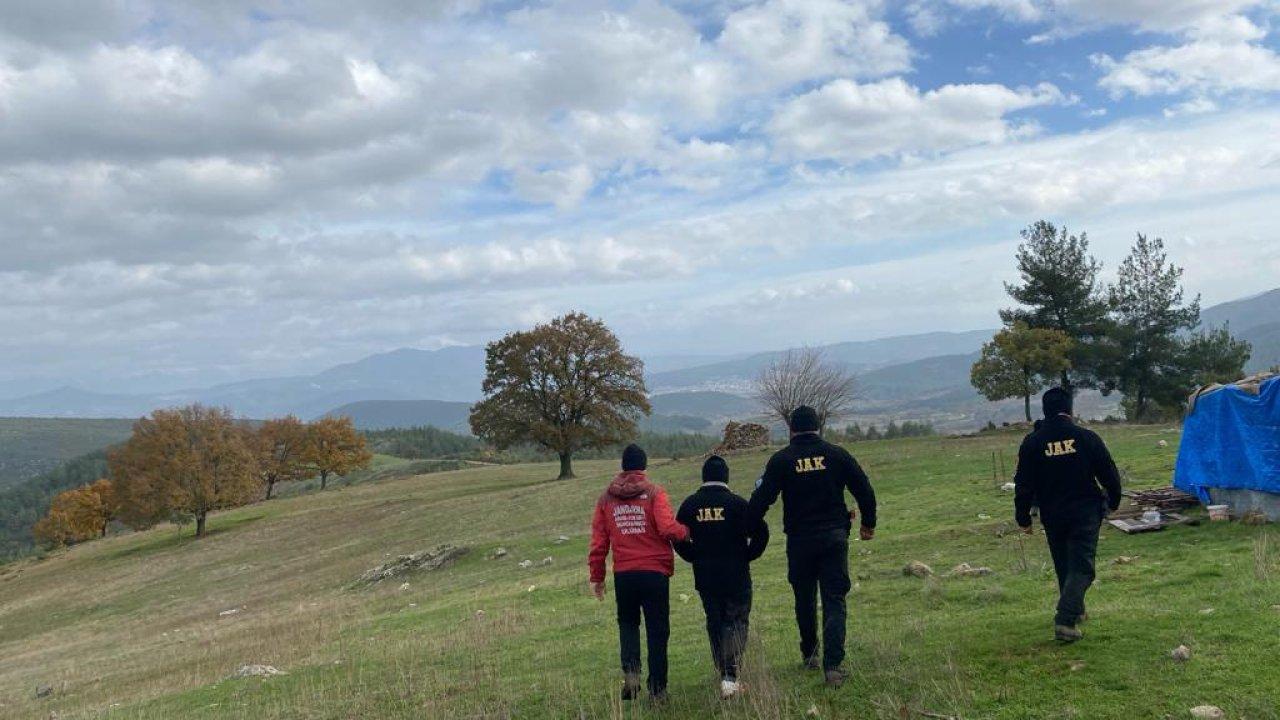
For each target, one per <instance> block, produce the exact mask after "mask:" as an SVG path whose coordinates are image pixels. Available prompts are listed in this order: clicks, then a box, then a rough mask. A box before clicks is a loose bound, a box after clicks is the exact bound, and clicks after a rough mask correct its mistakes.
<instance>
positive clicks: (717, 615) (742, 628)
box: [698, 586, 751, 680]
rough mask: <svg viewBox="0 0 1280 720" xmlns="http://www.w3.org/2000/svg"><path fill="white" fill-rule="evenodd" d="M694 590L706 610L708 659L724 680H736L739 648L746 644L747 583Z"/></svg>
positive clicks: (744, 646) (748, 612)
mask: <svg viewBox="0 0 1280 720" xmlns="http://www.w3.org/2000/svg"><path fill="white" fill-rule="evenodd" d="M698 594H699V596H700V597H701V598H702V609H703V610H704V611H706V613H707V639H708V640H710V641H711V659H712V661H713V662H714V663H715V664H716V672H717V673H720V677H721V678H722V679H724V680H737V679H738V666H739V665H740V664H741V662H742V652H743V651H744V650H746V647H747V630H748V623H749V621H750V617H751V587H750V586H747V588H745V589H743V590H739V591H737V592H729V593H715V592H704V593H698Z"/></svg>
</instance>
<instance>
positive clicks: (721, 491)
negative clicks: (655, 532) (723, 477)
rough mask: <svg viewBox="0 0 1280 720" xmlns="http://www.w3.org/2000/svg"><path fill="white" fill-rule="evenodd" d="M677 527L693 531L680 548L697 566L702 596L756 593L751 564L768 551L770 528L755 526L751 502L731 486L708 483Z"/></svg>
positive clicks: (681, 514) (678, 515) (758, 522)
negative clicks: (748, 507) (749, 515)
mask: <svg viewBox="0 0 1280 720" xmlns="http://www.w3.org/2000/svg"><path fill="white" fill-rule="evenodd" d="M676 521H677V522H679V523H680V524H682V525H684V526H685V527H688V528H689V540H688V541H686V542H682V543H677V544H676V546H675V548H676V552H678V553H680V557H681V558H684V559H685V560H686V561H688V562H690V563H693V584H694V587H695V588H697V590H698V592H700V593H725V594H733V593H738V592H741V591H742V590H746V589H748V588H750V587H751V566H750V563H751V561H752V560H755V559H756V558H758V557H760V555H762V554H763V553H764V549H765V547H766V546H768V544H769V526H768V525H766V524H765V523H764V521H763V520H760V519H757V520H755V521H754V522H752V521H751V520H750V518H749V517H748V511H747V501H746V500H743V499H742V498H740V497H738V496H737V495H735V494H733V493H732V492H731V491H730V490H729V486H728V485H726V484H725V483H722V482H708V483H703V484H702V487H700V488H698V491H697V492H695V493H694V494H692V495H690V496H689V497H688V498H686V499H685V501H684V502H683V503H682V504H681V505H680V510H679V511H678V512H677V513H676Z"/></svg>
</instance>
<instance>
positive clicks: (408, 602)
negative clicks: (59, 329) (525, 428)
mask: <svg viewBox="0 0 1280 720" xmlns="http://www.w3.org/2000/svg"><path fill="white" fill-rule="evenodd" d="M1102 432H1103V433H1104V435H1105V436H1106V437H1107V439H1108V440H1109V441H1110V442H1111V443H1112V446H1113V448H1114V450H1115V451H1116V454H1117V456H1118V458H1119V461H1120V464H1121V466H1122V467H1123V468H1124V469H1125V471H1126V473H1127V474H1128V476H1129V478H1130V483H1131V484H1132V485H1135V486H1138V485H1147V486H1153V485H1162V484H1165V483H1167V481H1168V478H1169V474H1170V470H1171V468H1172V464H1173V461H1174V456H1175V453H1176V445H1177V442H1176V441H1177V434H1176V432H1174V431H1172V430H1170V429H1162V428H1154V427H1134V428H1126V427H1107V428H1103V430H1102ZM1018 439H1019V438H1018V436H1017V435H1015V434H1013V433H1001V434H992V435H985V436H982V437H977V438H965V439H954V438H920V439H912V440H902V441H891V442H875V443H865V444H862V445H859V446H857V447H855V448H854V449H855V452H856V453H857V454H858V455H859V457H860V458H861V459H862V461H863V464H864V465H865V466H866V467H867V469H868V471H869V472H870V474H871V476H872V478H873V480H874V482H875V484H876V489H877V492H878V494H879V495H880V499H881V503H882V509H881V518H882V520H881V529H880V537H878V538H877V539H876V540H875V541H874V542H871V543H857V542H855V543H853V544H852V546H851V565H852V571H853V572H854V573H855V574H856V576H857V584H856V586H855V589H854V591H853V594H852V596H851V598H850V606H851V613H850V618H851V624H850V635H849V650H850V652H849V667H850V669H851V670H852V671H853V679H852V681H851V682H850V683H849V684H847V685H846V686H845V687H844V688H843V689H841V690H838V691H832V690H828V689H826V688H824V687H823V686H822V685H821V682H820V679H819V678H818V677H817V676H816V675H815V674H811V673H806V672H803V671H802V670H800V669H799V668H798V662H797V661H798V657H797V654H798V653H797V650H796V636H795V630H794V626H793V622H792V619H791V609H790V591H789V589H788V586H787V584H786V581H785V563H784V556H783V547H784V542H783V539H782V537H781V535H780V533H779V537H778V538H777V543H776V544H775V545H774V546H773V547H771V548H770V549H769V551H768V552H767V553H766V555H765V557H764V558H763V559H762V560H761V561H760V563H759V564H757V565H756V566H755V576H756V602H755V611H754V613H753V616H752V632H753V635H754V642H753V648H752V651H751V657H750V669H749V671H748V673H747V681H748V682H749V684H750V693H749V694H748V696H747V698H746V699H744V700H743V701H742V702H741V703H738V704H734V705H731V706H724V707H722V706H721V705H720V703H719V701H718V700H716V699H715V697H714V695H713V692H712V683H711V680H712V678H711V671H710V662H709V659H708V657H707V649H706V640H705V637H704V634H703V630H702V612H701V608H700V606H699V604H698V602H697V599H696V596H695V595H694V594H693V590H692V586H691V573H690V572H689V570H688V568H687V566H681V567H680V568H679V569H678V571H677V575H676V578H675V580H674V581H673V589H672V592H673V618H672V621H673V642H672V682H673V685H672V688H671V690H672V701H671V704H670V705H669V707H668V708H666V709H665V710H660V711H654V710H651V709H649V708H648V707H647V706H646V705H644V704H639V705H636V706H634V707H628V708H623V707H622V706H620V704H619V703H618V701H617V700H616V682H617V670H616V663H617V640H616V636H615V629H614V620H613V615H614V611H613V605H612V598H611V597H610V598H607V600H608V601H607V602H606V603H603V604H601V603H597V602H595V601H594V600H593V599H591V598H590V597H589V596H588V595H587V592H586V587H585V585H586V583H585V580H586V577H585V566H584V557H585V554H586V543H587V534H588V527H587V526H588V517H589V513H590V510H591V506H592V503H593V501H594V499H595V497H596V496H597V495H598V493H599V492H600V489H601V487H602V485H603V484H604V482H605V481H606V479H607V478H608V477H609V475H610V474H611V472H612V468H613V467H614V463H613V462H611V461H589V462H582V463H580V464H579V472H580V474H581V475H583V477H582V478H581V479H580V480H577V481H571V482H560V483H558V482H553V481H549V478H551V477H553V476H554V474H555V469H554V467H553V466H552V465H549V464H544V465H521V466H505V467H484V468H477V469H472V470H464V471H459V472H450V473H441V474H434V475H427V476H421V477H410V478H404V479H399V480H390V481H386V482H381V483H365V484H360V485H355V486H352V487H347V488H343V489H340V490H336V491H331V492H326V493H320V494H313V495H305V496H298V497H291V498H285V499H282V500H278V501H272V502H270V503H263V504H259V505H255V506H251V507H246V508H242V509H239V510H236V511H232V512H227V513H222V514H220V515H218V516H216V517H215V518H213V519H212V520H211V529H212V531H213V532H212V535H211V536H209V537H207V538H206V539H204V540H201V541H195V540H193V539H192V538H190V537H189V535H190V529H189V528H187V529H182V530H179V529H177V528H172V527H166V528H160V529H157V530H155V531H152V532H148V533H141V534H137V535H128V536H120V537H115V538H111V539H108V540H105V541H99V542H94V543H91V544H88V545H84V546H80V547H78V548H75V549H73V550H71V551H70V552H66V553H64V554H60V555H57V556H55V557H50V558H47V559H44V560H40V561H36V560H27V561H22V562H19V563H14V564H11V565H8V566H0V657H3V658H4V659H5V661H4V662H3V663H0V716H3V717H6V718H9V717H13V718H47V717H50V713H51V712H53V711H56V712H57V713H58V717H60V718H62V719H63V720H67V719H68V718H142V719H157V720H158V719H160V718H175V717H181V718H255V719H257V718H333V719H335V720H338V719H345V718H362V719H363V718H455V717H456V718H463V717H465V718H498V717H502V718H506V717H521V718H527V717H535V718H565V717H574V718H577V717H583V718H594V717H635V718H649V717H652V718H707V717H760V718H771V717H788V718H792V717H806V714H807V713H808V711H809V709H810V708H811V707H812V708H813V709H814V712H816V713H817V716H818V717H822V718H849V717H858V718H895V719H896V718H914V717H919V715H918V714H917V713H918V712H919V711H928V712H933V713H944V714H951V715H959V716H961V717H965V718H1005V719H1008V720H1015V719H1017V720H1022V719H1024V718H1028V717H1037V718H1064V719H1065V718H1090V719H1096V718H1133V717H1144V718H1151V717H1185V716H1186V715H1187V712H1186V711H1187V708H1189V707H1191V706H1194V705H1199V704H1201V703H1206V702H1207V703H1213V704H1217V705H1220V706H1222V707H1223V708H1225V709H1226V711H1227V716H1228V717H1231V718H1244V717H1247V718H1255V719H1257V718H1277V717H1280V714H1278V713H1277V710H1276V705H1275V702H1274V698H1276V697H1280V674H1277V673H1275V672H1272V671H1270V670H1269V668H1271V667H1272V666H1273V665H1274V661H1275V644H1274V643H1275V640H1274V638H1275V628H1276V623H1277V621H1278V620H1280V611H1278V610H1277V608H1278V607H1280V583H1277V582H1276V578H1277V574H1278V573H1280V563H1278V562H1277V559H1278V558H1277V553H1278V552H1280V551H1278V549H1277V543H1276V540H1275V539H1274V534H1273V533H1271V532H1270V531H1268V530H1267V529H1266V528H1259V527H1246V526H1241V525H1238V524H1213V525H1204V526H1201V527H1183V528H1174V529H1170V530H1168V531H1165V532H1163V533H1156V534H1150V535H1140V536H1132V537H1130V536H1123V535H1120V534H1118V533H1116V532H1114V531H1111V530H1109V529H1108V530H1107V531H1105V532H1104V535H1103V540H1102V542H1101V544H1100V549H1099V560H1100V563H1099V575H1100V583H1099V586H1098V587H1097V588H1096V589H1095V590H1094V592H1093V593H1092V594H1091V596H1090V612H1091V614H1092V615H1093V619H1092V620H1091V622H1090V624H1089V625H1088V626H1086V632H1087V633H1088V635H1089V637H1088V638H1087V639H1086V641H1085V642H1083V643H1080V644H1078V645H1075V646H1070V647H1059V646H1057V645H1056V644H1054V643H1053V642H1052V640H1051V639H1050V638H1051V633H1050V622H1051V613H1052V608H1051V605H1052V601H1053V594H1054V593H1053V589H1054V588H1053V579H1052V573H1051V571H1050V570H1049V569H1048V555H1047V552H1046V551H1045V549H1044V545H1043V538H1042V537H1040V536H1037V537H1036V538H1034V539H1033V540H1030V541H1028V542H1027V543H1026V545H1025V548H1026V556H1025V566H1024V559H1023V557H1024V556H1023V554H1022V545H1021V543H1020V542H1019V540H1018V539H1017V536H1016V535H1010V534H1005V533H1006V531H1007V530H1008V529H1009V523H1008V521H1007V518H1008V517H1009V515H1010V502H1011V498H1010V496H1009V495H1008V494H1007V493H1001V492H999V491H998V490H997V489H995V488H994V487H993V485H992V477H991V461H992V452H995V451H1002V452H1003V453H1004V456H1005V458H1006V461H1007V460H1009V459H1010V458H1011V457H1012V454H1013V452H1014V450H1015V448H1016V445H1017V442H1018ZM1161 439H1165V440H1168V441H1169V447H1165V448H1161V447H1159V446H1158V442H1159V440H1161ZM764 457H765V456H764V454H763V453H756V454H752V455H744V456H738V457H734V458H732V459H731V465H732V467H733V469H734V478H733V482H734V484H736V485H737V486H738V487H739V488H740V489H743V490H745V489H747V488H749V487H750V483H751V478H754V476H755V474H756V473H757V472H758V470H759V468H760V467H761V465H762V463H763V461H764ZM653 474H654V475H655V476H656V478H657V479H658V480H659V481H661V482H662V483H664V484H665V485H666V486H667V487H668V488H669V489H670V490H671V492H672V494H673V496H675V497H676V498H680V497H683V496H684V495H685V494H687V493H688V492H689V491H690V490H691V489H692V488H693V487H694V486H695V485H696V475H697V465H696V464H695V463H693V462H673V463H666V464H658V465H656V466H655V467H654V468H653ZM770 519H771V521H772V523H771V524H772V525H773V526H774V527H775V528H776V527H778V525H779V523H780V520H779V514H778V510H777V509H775V510H774V512H773V513H772V515H771V518H770ZM561 534H564V535H567V536H568V537H569V538H570V541H569V542H567V543H563V544H556V543H555V538H556V537H557V536H559V535H561ZM442 542H452V543H457V544H460V545H467V546H470V547H471V548H472V552H471V553H470V554H469V555H468V556H466V557H464V558H463V559H462V560H461V561H459V563H458V564H457V565H455V566H453V567H451V568H448V569H445V570H442V571H438V572H434V573H425V574H421V575H418V576H414V577H411V578H409V586H408V587H407V588H405V589H401V586H400V585H399V582H391V583H387V584H385V585H383V586H380V587H375V588H373V589H352V588H351V587H349V586H350V583H351V581H352V580H353V579H354V578H355V577H356V576H358V575H359V574H360V573H361V572H362V571H364V570H366V569H368V568H370V567H372V566H374V565H377V564H378V563H380V562H381V561H383V560H384V559H385V558H386V556H387V555H388V554H394V553H401V552H407V551H413V550H418V549H422V548H427V547H430V546H432V545H435V544H437V543H442ZM498 546H502V547H506V548H507V549H508V550H509V551H510V553H509V555H508V556H507V557H506V558H504V559H499V560H491V559H488V555H489V554H490V552H491V551H492V550H493V549H494V548H496V547H498ZM1119 556H1129V557H1133V558H1136V559H1135V560H1134V561H1133V562H1131V563H1127V564H1113V563H1112V562H1111V561H1112V559H1114V558H1116V557H1119ZM546 557H550V558H552V561H551V563H550V564H549V565H545V566H544V565H541V564H539V563H540V561H541V560H542V559H543V558H546ZM524 559H530V560H533V561H534V563H535V566H534V567H533V568H530V569H527V570H522V569H520V568H519V567H518V566H517V563H518V562H520V561H521V560H524ZM910 560H921V561H924V562H926V563H929V564H931V565H932V566H933V567H934V568H935V569H936V570H939V571H941V572H945V570H946V569H948V568H950V567H952V566H954V565H956V564H958V563H960V562H969V563H973V564H980V565H987V566H990V567H992V568H993V569H994V570H995V574H994V575H992V576H989V577H985V578H973V579H958V578H946V577H943V578H939V579H934V580H927V581H922V580H918V579H915V578H909V577H904V576H903V575H902V573H901V567H902V566H903V564H904V563H906V562H908V561H910ZM686 598H689V599H688V600H687V601H686ZM233 608H239V609H240V611H239V612H238V613H236V614H234V615H230V616H227V617H219V613H220V612H221V611H224V610H228V609H233ZM1179 643H1186V644H1187V645H1189V646H1190V647H1191V648H1192V650H1193V652H1194V657H1193V659H1192V660H1191V661H1190V662H1189V663H1187V664H1186V665H1177V664H1175V663H1173V662H1172V661H1171V660H1170V659H1169V658H1168V652H1169V650H1170V649H1172V648H1173V647H1175V646H1177V645H1178V644H1179ZM243 663H267V664H271V665H275V666H277V667H279V668H280V669H282V670H284V671H286V672H288V673H289V674H288V675H285V676H281V677H274V678H270V679H267V680H259V679H229V677H230V676H231V675H232V674H233V673H234V672H235V670H236V668H237V667H238V666H239V665H241V664H243ZM40 684H47V685H50V686H52V687H53V688H54V689H55V692H54V695H53V697H51V698H49V699H45V700H36V699H34V697H33V691H34V689H35V688H36V686H37V685H40Z"/></svg>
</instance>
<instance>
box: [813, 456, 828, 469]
mask: <svg viewBox="0 0 1280 720" xmlns="http://www.w3.org/2000/svg"><path fill="white" fill-rule="evenodd" d="M826 459H827V458H826V456H825V455H819V456H818V457H816V458H814V459H813V469H814V470H826V469H827V466H826V465H823V464H822V463H823V462H824V461H825V460H826Z"/></svg>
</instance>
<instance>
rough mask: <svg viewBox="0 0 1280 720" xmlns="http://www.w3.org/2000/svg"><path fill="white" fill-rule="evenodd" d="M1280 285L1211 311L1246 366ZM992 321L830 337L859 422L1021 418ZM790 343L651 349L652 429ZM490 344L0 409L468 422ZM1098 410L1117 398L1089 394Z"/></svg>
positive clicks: (724, 393) (698, 426)
mask: <svg viewBox="0 0 1280 720" xmlns="http://www.w3.org/2000/svg"><path fill="white" fill-rule="evenodd" d="M1277 318H1280V289H1276V290H1272V291H1270V292H1266V293H1262V294H1260V295H1256V296H1253V297H1249V298H1244V299H1241V300H1236V301H1232V302H1228V303H1223V304H1220V305H1216V306H1213V307H1209V308H1206V309H1205V310H1204V311H1203V313H1202V323H1203V325H1204V326H1205V327H1220V326H1223V325H1226V326H1228V327H1229V328H1230V329H1231V332H1232V333H1233V334H1235V335H1236V336H1237V337H1240V338H1243V339H1245V340H1248V341H1249V342H1251V343H1252V344H1253V346H1254V353H1253V358H1252V359H1251V360H1250V362H1249V365H1248V369H1249V370H1250V371H1253V370H1259V369H1265V368H1268V367H1271V366H1273V365H1276V364H1280V320H1277ZM992 332H993V330H972V331H964V332H934V333H925V334H919V335H907V336H899V337H890V338H882V339H878V340H865V341H856V342H843V343H836V344H832V345H827V346H823V348H822V349H823V350H824V351H825V353H826V357H827V358H828V360H830V361H833V362H838V363H841V364H843V365H845V366H846V367H848V368H849V369H850V370H852V371H853V372H855V373H857V375H858V380H859V392H860V396H861V401H860V402H859V417H858V418H856V419H857V420H859V421H860V422H882V421H887V420H888V419H914V420H929V421H932V422H934V423H935V425H937V426H938V427H939V428H940V429H964V428H968V427H972V426H975V425H982V424H985V423H986V422H988V421H991V422H997V423H999V422H1003V421H1010V420H1016V419H1018V416H1019V414H1020V404H1019V403H1017V402H1005V403H988V402H987V401H986V400H984V399H983V398H981V396H979V395H978V394H977V393H976V392H975V391H974V390H973V389H972V388H971V387H970V386H969V368H970V366H971V365H972V364H973V361H974V360H975V359H976V357H977V352H978V350H979V349H980V347H981V345H982V343H983V342H985V341H986V340H987V339H989V338H990V337H991V334H992ZM782 352H784V351H769V352H760V353H753V354H746V355H737V356H715V355H680V354H669V355H662V356H655V357H653V358H646V367H647V369H648V372H647V377H646V381H647V384H648V387H649V389H650V392H651V393H653V397H652V402H653V406H654V415H653V416H652V417H651V418H650V419H649V420H648V421H647V422H646V425H645V427H646V429H649V430H654V431H668V432H677V431H714V430H715V429H717V426H718V424H719V423H721V422H722V421H724V420H726V419H729V418H739V419H744V418H753V417H754V418H758V417H761V414H760V412H759V410H758V409H757V408H756V406H755V404H754V403H753V402H752V401H751V400H749V399H747V397H746V396H748V395H749V394H750V386H751V381H752V379H753V378H754V377H755V376H756V374H757V373H758V372H759V371H760V369H761V368H763V367H765V366H766V365H767V364H768V363H769V362H770V361H772V360H773V359H774V358H776V357H778V356H779V355H780V354H781V353H782ZM483 373H484V349H483V348H480V347H447V348H443V349H440V350H433V351H429V350H418V349H412V348H402V349H399V350H393V351H391V352H387V353H381V354H377V355H371V356H369V357H366V358H364V359H362V360H358V361H356V362H352V363H345V364H342V365H337V366H334V367H332V368H329V369H327V370H324V371H323V372H320V373H317V374H315V375H307V376H294V377H279V378H265V379H258V380H247V381H243V382H236V383H228V384H222V385H215V386H212V387H208V388H196V389H191V390H184V391H177V392H169V393H156V394H113V393H102V392H93V391H89V390H84V389H80V388H75V387H64V388H61V389H57V390H52V391H49V392H44V393H39V394H34V395H27V396H25V397H19V398H14V399H11V400H0V416H11V417H126V418H128V417H138V416H141V415H145V414H147V413H149V412H150V411H151V410H153V409H155V408H157V407H169V406H174V405H180V404H185V403H190V402H201V403H204V404H207V405H215V406H220V407H228V408H230V409H232V410H233V411H235V412H236V413H238V414H240V415H243V416H245V417H251V418H264V417H271V416H277V415H283V414H287V413H292V414H295V415H298V416H299V417H302V418H305V419H310V418H314V417H319V416H322V415H328V414H345V415H350V416H352V417H353V419H354V420H355V421H356V423H357V425H359V426H360V427H364V428H378V427H391V426H403V425H407V424H414V425H422V424H429V425H435V426H437V427H441V428H445V429H449V430H455V431H463V430H465V429H466V414H467V408H468V407H469V405H470V404H471V403H472V402H474V401H476V400H477V399H479V396H480V384H481V380H482V378H483ZM1082 403H1083V406H1085V407H1091V408H1093V409H1094V412H1096V413H1097V414H1105V413H1107V412H1111V411H1114V408H1115V401H1114V398H1111V399H1105V400H1104V399H1102V398H1089V397H1086V398H1083V399H1082Z"/></svg>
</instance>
